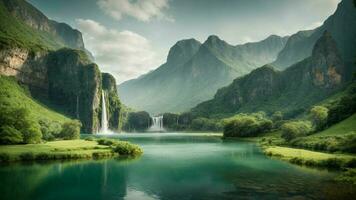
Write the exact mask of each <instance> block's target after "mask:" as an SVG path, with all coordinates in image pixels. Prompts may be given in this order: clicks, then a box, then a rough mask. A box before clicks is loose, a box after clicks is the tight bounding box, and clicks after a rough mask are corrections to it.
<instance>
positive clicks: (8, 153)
mask: <svg viewBox="0 0 356 200" xmlns="http://www.w3.org/2000/svg"><path fill="white" fill-rule="evenodd" d="M142 153H143V152H142V150H141V148H139V147H138V146H137V145H134V144H131V143H129V142H124V141H115V142H113V143H110V144H109V145H100V144H99V142H98V141H96V140H94V141H88V140H63V141H53V142H47V143H43V144H26V145H4V146H0V162H14V161H33V160H68V159H91V158H94V159H96V158H105V157H113V156H133V157H136V156H139V155H141V154H142Z"/></svg>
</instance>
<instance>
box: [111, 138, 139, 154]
mask: <svg viewBox="0 0 356 200" xmlns="http://www.w3.org/2000/svg"><path fill="white" fill-rule="evenodd" d="M113 151H114V152H115V153H118V154H119V155H126V156H138V155H141V154H142V152H143V151H142V149H141V148H140V147H139V146H137V145H134V144H131V143H129V142H122V141H120V142H118V143H117V144H115V146H114V148H113Z"/></svg>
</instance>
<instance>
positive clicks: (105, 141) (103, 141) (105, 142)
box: [98, 138, 117, 146]
mask: <svg viewBox="0 0 356 200" xmlns="http://www.w3.org/2000/svg"><path fill="white" fill-rule="evenodd" d="M98 144H99V145H105V146H112V145H114V144H117V141H116V140H112V139H106V138H101V139H99V140H98Z"/></svg>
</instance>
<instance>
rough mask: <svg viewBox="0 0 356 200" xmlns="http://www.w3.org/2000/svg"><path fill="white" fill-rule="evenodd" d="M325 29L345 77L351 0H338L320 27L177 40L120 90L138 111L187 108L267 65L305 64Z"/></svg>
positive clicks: (353, 43)
mask: <svg viewBox="0 0 356 200" xmlns="http://www.w3.org/2000/svg"><path fill="white" fill-rule="evenodd" d="M325 31H327V32H328V34H330V37H332V38H333V40H334V41H335V44H336V47H335V48H334V49H335V50H336V49H337V51H338V52H339V53H338V54H339V55H340V58H341V60H342V63H343V64H344V65H345V66H346V68H345V70H346V72H345V73H344V74H343V76H345V79H350V78H351V75H352V72H353V71H354V69H353V67H354V62H355V57H356V53H355V52H356V9H355V7H354V5H353V1H352V0H343V1H341V2H340V3H339V5H338V7H337V9H336V11H335V13H334V14H333V15H331V16H330V17H329V18H328V19H327V20H326V21H325V22H324V23H323V24H322V25H321V26H320V27H318V28H316V29H314V30H305V31H299V32H297V33H296V34H293V35H291V36H290V37H279V36H274V35H273V36H270V37H268V38H267V39H265V40H263V41H260V42H255V43H247V44H243V45H237V46H232V45H229V44H227V43H226V42H224V41H223V40H221V39H219V38H218V37H217V36H210V37H209V38H208V39H207V40H206V41H205V42H204V43H203V44H200V43H199V42H198V41H196V40H194V39H190V40H183V41H180V42H178V43H177V44H176V45H175V46H173V47H172V48H171V50H170V52H169V56H168V59H167V62H166V63H165V64H163V65H161V66H160V67H158V68H157V69H156V70H154V71H152V72H149V73H148V74H145V75H143V76H141V77H139V78H137V79H134V80H129V81H127V82H124V83H122V84H121V85H120V86H119V93H120V95H121V98H122V101H123V102H124V103H126V104H127V105H129V106H131V107H133V108H135V109H138V110H147V111H149V112H151V113H162V112H184V111H188V110H189V109H190V108H193V107H194V106H195V105H196V104H198V103H200V102H202V101H206V100H209V99H212V98H213V96H214V94H215V93H216V91H217V90H218V89H219V88H221V87H224V86H227V85H228V84H230V83H231V82H232V81H233V80H234V79H236V78H238V77H241V76H243V75H246V74H248V73H249V72H251V71H252V70H254V69H256V68H259V67H261V66H264V65H266V64H269V67H267V68H268V69H272V68H273V69H274V71H276V72H275V73H280V72H277V71H278V70H282V71H283V70H286V69H287V68H288V67H291V66H294V65H297V64H296V63H299V62H302V61H304V64H307V63H305V62H306V61H305V59H307V58H309V57H311V56H312V53H313V49H314V47H315V44H316V42H317V41H318V40H319V39H320V38H321V37H322V36H323V34H324V32H325ZM177 60H179V61H180V62H176V61H177ZM173 61H175V62H173ZM298 65H302V64H300V63H299V64H298ZM263 69H266V67H264V68H263ZM258 70H260V69H258ZM258 70H257V71H258ZM252 73H255V71H253V72H252ZM290 76H291V77H293V75H292V74H291V75H290ZM256 78H258V77H256ZM234 83H235V81H234ZM251 84H254V81H252V82H251ZM220 92H221V90H220ZM231 92H233V91H231ZM218 93H219V92H218ZM217 95H218V94H217ZM230 95H236V94H230ZM285 103H287V104H288V102H285ZM198 107H200V106H198ZM194 110H196V109H194ZM231 111H232V110H230V111H229V112H231Z"/></svg>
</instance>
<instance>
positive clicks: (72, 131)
mask: <svg viewBox="0 0 356 200" xmlns="http://www.w3.org/2000/svg"><path fill="white" fill-rule="evenodd" d="M81 126H82V124H81V123H80V121H78V120H72V121H69V122H65V123H64V124H63V125H62V130H61V132H60V134H59V135H60V137H61V138H63V139H64V140H74V139H79V137H80V127H81Z"/></svg>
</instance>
